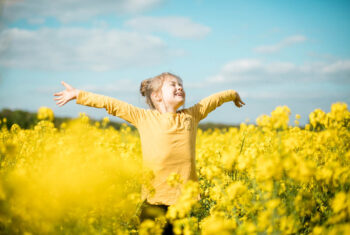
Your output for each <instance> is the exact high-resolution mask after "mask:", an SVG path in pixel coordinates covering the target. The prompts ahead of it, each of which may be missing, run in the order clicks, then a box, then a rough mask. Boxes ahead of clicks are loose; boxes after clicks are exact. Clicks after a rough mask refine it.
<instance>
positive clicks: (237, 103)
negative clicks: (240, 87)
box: [234, 92, 245, 108]
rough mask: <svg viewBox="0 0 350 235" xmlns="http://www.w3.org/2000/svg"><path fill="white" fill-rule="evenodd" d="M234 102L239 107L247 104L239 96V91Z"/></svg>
mask: <svg viewBox="0 0 350 235" xmlns="http://www.w3.org/2000/svg"><path fill="white" fill-rule="evenodd" d="M234 103H235V105H236V106H237V107H238V108H240V107H242V106H243V105H245V103H244V102H243V101H242V100H241V97H240V96H239V94H238V92H236V99H235V100H234Z"/></svg>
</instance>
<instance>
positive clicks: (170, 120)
mask: <svg viewBox="0 0 350 235" xmlns="http://www.w3.org/2000/svg"><path fill="white" fill-rule="evenodd" d="M62 84H63V85H64V86H65V88H66V89H65V90H64V91H61V92H58V93H55V94H54V96H58V97H57V98H54V100H56V101H57V103H56V104H57V105H59V106H63V105H64V104H66V103H67V102H68V101H70V100H73V99H77V100H76V103H77V104H81V105H87V106H91V107H95V108H105V109H106V110H107V112H108V113H109V114H111V115H114V116H118V117H120V118H122V119H124V120H126V121H127V122H129V123H131V124H132V125H134V126H135V127H136V128H137V129H138V131H139V134H140V139H141V147H142V155H143V164H144V166H145V167H148V168H149V169H151V170H152V171H153V172H154V176H155V178H154V179H153V180H152V185H153V187H154V189H155V194H154V195H153V196H150V193H149V192H147V190H146V189H144V188H143V190H142V198H143V199H145V206H143V209H142V211H141V221H142V220H143V219H147V218H149V217H150V215H149V213H147V210H148V208H153V209H154V208H155V207H156V208H158V209H160V210H162V211H163V212H164V213H165V212H166V210H167V208H168V206H169V205H172V204H174V203H175V202H176V200H177V198H178V197H179V196H180V193H181V192H180V188H179V187H171V186H170V185H169V184H168V183H167V178H168V176H169V175H170V174H171V173H176V174H178V175H180V177H181V180H182V182H183V183H186V182H187V181H188V180H194V181H197V175H196V167H195V144H196V133H197V126H198V123H199V122H200V121H201V120H202V119H204V118H205V117H206V116H207V115H208V113H210V112H211V111H213V110H214V109H215V108H217V107H218V106H220V105H222V104H223V103H224V102H229V101H233V102H234V103H235V105H236V106H237V107H242V106H243V105H245V103H244V102H243V101H242V100H241V98H240V96H239V95H238V93H237V92H236V91H234V90H226V91H222V92H219V93H216V94H213V95H211V96H209V97H207V98H205V99H202V100H201V101H200V102H198V103H197V104H195V105H194V106H192V107H190V108H187V109H181V110H178V109H179V108H180V107H181V106H182V105H184V103H185V97H186V93H185V91H184V89H183V84H182V80H181V78H180V77H178V76H176V75H174V74H171V73H162V74H160V75H158V76H156V77H154V78H150V79H146V80H144V81H142V83H141V87H140V92H141V95H142V96H145V97H146V103H147V104H148V105H149V106H150V108H151V109H142V108H138V107H135V106H133V105H131V104H128V103H126V102H123V101H120V100H118V99H114V98H111V97H107V96H103V95H98V94H94V93H91V92H87V91H82V90H78V89H75V88H73V87H72V86H70V85H68V84H66V83H65V82H62ZM169 230H170V231H169ZM167 232H171V225H169V224H168V225H167V226H166V228H165V233H167Z"/></svg>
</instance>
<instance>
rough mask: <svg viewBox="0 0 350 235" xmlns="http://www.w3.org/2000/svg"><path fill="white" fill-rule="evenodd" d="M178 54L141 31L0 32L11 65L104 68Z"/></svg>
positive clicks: (2, 57) (0, 48) (0, 59)
mask: <svg viewBox="0 0 350 235" xmlns="http://www.w3.org/2000/svg"><path fill="white" fill-rule="evenodd" d="M177 54H178V52H176V51H175V52H173V51H171V50H169V49H168V47H167V45H166V44H165V43H164V42H163V41H162V40H161V39H160V38H158V37H155V36H151V35H144V34H140V33H137V32H126V31H119V30H107V29H82V28H59V29H51V28H41V29H39V30H34V31H31V30H25V29H17V28H11V29H6V30H4V31H2V32H1V33H0V65H1V66H3V67H7V68H31V69H48V70H50V69H52V70H67V69H88V70H95V71H103V70H110V69H120V68H126V67H140V66H148V65H156V64H160V63H162V62H164V61H166V60H167V59H168V58H171V57H174V56H176V55H177Z"/></svg>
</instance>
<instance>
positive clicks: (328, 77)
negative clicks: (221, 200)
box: [206, 59, 350, 86]
mask: <svg viewBox="0 0 350 235" xmlns="http://www.w3.org/2000/svg"><path fill="white" fill-rule="evenodd" d="M332 80H333V81H340V82H346V83H350V60H338V61H333V62H327V63H326V62H313V63H304V64H302V65H297V64H294V63H291V62H281V61H277V62H271V63H268V62H265V61H261V60H257V59H241V60H234V61H230V62H228V63H227V64H225V65H224V66H222V68H221V70H220V71H219V72H218V73H217V74H216V75H213V76H211V77H209V78H208V79H207V81H206V82H207V83H209V84H215V83H232V82H234V83H236V84H237V83H242V84H244V83H245V84H247V83H252V82H257V83H270V82H286V81H299V82H300V81H332ZM209 84H207V85H208V86H209Z"/></svg>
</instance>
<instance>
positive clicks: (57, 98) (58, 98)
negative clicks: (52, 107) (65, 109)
mask: <svg viewBox="0 0 350 235" xmlns="http://www.w3.org/2000/svg"><path fill="white" fill-rule="evenodd" d="M61 99H62V98H61V97H56V98H53V100H61Z"/></svg>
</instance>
